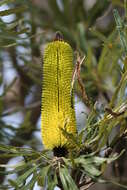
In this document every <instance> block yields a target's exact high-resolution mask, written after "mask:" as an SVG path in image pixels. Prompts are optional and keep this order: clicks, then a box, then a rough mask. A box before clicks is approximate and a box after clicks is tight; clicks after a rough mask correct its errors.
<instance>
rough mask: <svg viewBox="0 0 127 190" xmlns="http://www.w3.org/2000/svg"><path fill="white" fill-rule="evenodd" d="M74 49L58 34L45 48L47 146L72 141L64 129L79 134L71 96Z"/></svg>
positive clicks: (44, 132)
mask: <svg viewBox="0 0 127 190" xmlns="http://www.w3.org/2000/svg"><path fill="white" fill-rule="evenodd" d="M72 72H73V52H72V48H71V47H70V45H69V44H68V43H66V42H64V41H63V40H61V37H60V34H57V36H56V39H55V41H53V42H50V43H49V44H48V45H47V47H46V48H45V51H44V58H43V85H42V112H41V130H42V139H43V144H44V146H45V147H46V148H47V149H57V150H58V149H60V147H61V148H62V147H66V148H67V147H68V144H69V142H68V141H69V140H68V139H66V137H65V136H64V135H63V132H62V130H61V128H64V126H65V122H66V121H67V124H66V131H67V132H68V133H71V134H76V119H75V110H74V106H73V103H74V102H73V98H72V97H71V80H72Z"/></svg>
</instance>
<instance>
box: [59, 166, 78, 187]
mask: <svg viewBox="0 0 127 190" xmlns="http://www.w3.org/2000/svg"><path fill="white" fill-rule="evenodd" d="M59 174H60V179H61V182H62V184H63V187H64V190H68V189H69V190H78V188H77V186H76V184H75V182H74V181H73V179H72V177H71V176H70V174H69V170H68V169H67V168H66V167H65V166H64V168H60V169H59Z"/></svg>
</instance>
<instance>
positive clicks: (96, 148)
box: [0, 0, 127, 190]
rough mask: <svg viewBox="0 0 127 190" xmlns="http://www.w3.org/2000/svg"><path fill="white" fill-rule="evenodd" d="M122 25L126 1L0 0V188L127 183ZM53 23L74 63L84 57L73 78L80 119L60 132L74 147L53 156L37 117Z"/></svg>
mask: <svg viewBox="0 0 127 190" xmlns="http://www.w3.org/2000/svg"><path fill="white" fill-rule="evenodd" d="M126 27H127V2H126V0H125V1H122V0H91V1H90V0H89V1H88V0H57V1H56V0H47V1H46V0H44V1H41V0H27V1H25V0H1V1H0V116H1V117H0V189H1V190H3V189H18V190H19V189H22V190H25V189H26V190H28V189H36V188H37V184H38V186H40V189H42V188H43V187H46V188H47V189H49V190H52V189H54V187H55V186H56V185H57V186H59V187H61V189H64V190H68V189H69V190H71V189H73V190H75V189H82V190H83V189H88V188H89V189H92V188H93V189H99V188H100V189H102V188H103V189H108V190H109V189H114V190H116V189H126V188H127V187H126V185H127V178H126V176H127V160H126V157H127V153H126V147H127V142H126V134H127V128H126V127H127V57H126V54H127V42H126V41H127V28H126ZM58 30H59V31H61V32H62V34H63V36H64V39H65V41H67V42H68V43H69V44H70V45H71V46H72V48H73V50H74V52H75V53H74V54H75V60H74V64H75V65H76V62H77V56H76V55H77V52H79V55H78V60H79V56H80V57H81V58H82V57H83V56H84V55H85V56H86V59H85V60H84V61H83V63H82V67H81V71H80V76H79V75H78V74H77V76H78V80H77V81H75V94H76V97H78V98H77V101H82V102H84V104H85V105H86V106H85V110H84V112H83V113H82V112H81V113H80V114H82V115H84V118H86V119H85V125H84V126H83V128H82V129H81V127H78V130H79V135H78V136H77V138H76V139H74V137H73V136H70V135H69V134H67V133H66V131H63V133H64V134H65V135H66V136H67V138H69V139H71V140H72V141H73V144H74V149H73V150H72V151H70V154H69V156H68V157H67V158H59V159H57V158H54V157H53V155H52V152H51V151H48V150H43V147H42V142H41V140H40V123H39V121H40V119H39V118H40V110H41V86H42V64H43V61H42V56H43V49H44V46H45V44H46V43H47V42H49V41H52V39H53V37H54V34H55V32H56V31H58ZM81 58H80V59H81ZM79 77H81V80H82V81H81V82H82V83H83V86H84V88H85V92H86V94H87V96H88V99H89V102H90V105H89V104H88V102H87V101H86V98H84V96H83V93H84V91H83V90H84V89H83V90H82V85H80V83H78V82H79ZM78 109H79V107H78ZM79 112H80V110H79ZM77 122H78V121H77ZM42 150H43V151H42ZM10 160H11V164H10ZM111 162H113V163H112V164H110V163H111ZM109 164H110V165H109ZM11 174H15V175H13V176H12V175H11ZM102 174H103V175H102ZM109 182H110V183H109ZM98 183H99V185H98ZM100 183H106V184H103V185H102V184H100ZM107 183H108V184H107ZM115 184H117V185H115ZM120 184H121V185H120ZM91 185H93V186H91Z"/></svg>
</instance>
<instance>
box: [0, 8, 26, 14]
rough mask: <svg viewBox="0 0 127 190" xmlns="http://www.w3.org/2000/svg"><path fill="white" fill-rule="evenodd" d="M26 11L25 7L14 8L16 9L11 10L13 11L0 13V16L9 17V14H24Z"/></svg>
mask: <svg viewBox="0 0 127 190" xmlns="http://www.w3.org/2000/svg"><path fill="white" fill-rule="evenodd" d="M26 9H27V7H26V6H20V7H16V8H13V9H8V10H4V11H0V16H7V15H10V14H15V13H21V12H24V11H25V10H26Z"/></svg>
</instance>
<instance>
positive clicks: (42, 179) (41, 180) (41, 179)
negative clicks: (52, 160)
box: [38, 165, 51, 186]
mask: <svg viewBox="0 0 127 190" xmlns="http://www.w3.org/2000/svg"><path fill="white" fill-rule="evenodd" d="M50 167H51V166H50V165H48V166H45V167H43V168H42V169H41V170H40V174H39V178H38V185H40V186H44V183H45V179H46V176H47V174H48V171H49V169H50Z"/></svg>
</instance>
